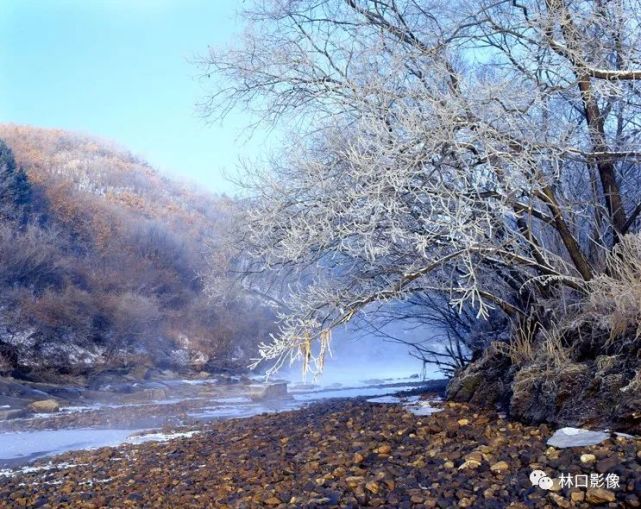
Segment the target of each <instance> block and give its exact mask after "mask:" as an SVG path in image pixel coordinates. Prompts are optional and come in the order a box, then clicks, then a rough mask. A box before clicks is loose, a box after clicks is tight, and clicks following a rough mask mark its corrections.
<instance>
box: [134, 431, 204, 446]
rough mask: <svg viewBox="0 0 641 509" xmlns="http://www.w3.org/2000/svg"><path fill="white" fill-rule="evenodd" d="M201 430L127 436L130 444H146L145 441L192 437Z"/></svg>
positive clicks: (164, 440)
mask: <svg viewBox="0 0 641 509" xmlns="http://www.w3.org/2000/svg"><path fill="white" fill-rule="evenodd" d="M198 433H200V431H185V432H183V433H146V434H144V435H133V436H130V437H129V438H127V440H126V443H128V444H134V445H139V444H144V443H145V442H168V441H169V440H174V439H176V438H191V437H193V436H194V435H196V434H198Z"/></svg>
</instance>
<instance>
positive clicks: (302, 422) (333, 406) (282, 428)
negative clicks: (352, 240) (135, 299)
mask: <svg viewBox="0 0 641 509" xmlns="http://www.w3.org/2000/svg"><path fill="white" fill-rule="evenodd" d="M423 397H426V396H423ZM379 401H383V402H380V403H378V402H377V403H375V402H368V401H366V400H365V399H358V400H342V401H335V400H332V401H327V402H321V403H316V404H313V405H311V406H309V407H308V408H306V409H304V410H296V411H288V412H283V413H278V414H269V415H257V416H254V417H250V418H246V419H230V420H224V421H217V422H212V423H207V424H201V425H198V426H195V427H190V428H189V429H188V430H186V429H178V430H166V431H167V433H168V434H171V433H176V432H177V433H186V432H188V433H187V434H183V435H180V436H179V437H178V438H175V439H173V440H168V441H165V442H147V443H143V444H139V445H134V444H129V445H124V446H121V447H118V448H103V449H99V450H93V451H83V452H77V453H67V454H64V455H61V456H57V457H55V458H53V459H52V460H51V462H50V463H49V462H47V461H40V462H37V463H36V464H35V465H34V466H32V467H31V468H30V469H29V470H28V471H25V472H20V473H15V474H14V475H5V477H4V479H2V480H0V507H3V508H5V507H7V508H9V507H51V508H53V507H56V508H58V507H73V508H98V507H168V508H169V507H172V508H177V507H203V508H205V507H221V508H224V507H248V508H249V507H292V508H293V507H332V506H334V507H336V506H338V507H365V506H371V507H394V508H397V507H407V508H418V507H441V508H452V507H495V508H499V507H512V508H523V507H638V506H639V503H640V502H639V498H638V493H639V492H641V440H638V439H634V438H630V437H624V436H618V437H615V436H613V437H612V438H610V439H608V440H606V441H604V442H603V443H601V444H598V445H594V446H586V447H573V448H569V449H555V448H549V447H548V446H547V444H546V441H547V439H548V438H549V437H550V436H551V435H552V432H553V430H551V429H549V428H548V427H547V426H546V425H540V426H536V427H534V426H525V425H522V424H520V423H517V422H510V421H507V420H505V419H504V418H503V417H502V416H501V415H499V414H497V413H496V412H494V411H491V410H482V409H479V408H476V407H474V406H471V405H467V404H457V403H438V402H435V403H432V405H434V406H439V407H440V408H441V410H440V411H438V412H436V413H433V414H432V415H427V416H426V415H423V416H421V415H414V414H413V413H411V412H409V411H408V410H407V409H406V408H405V407H403V406H402V405H399V404H394V403H393V401H394V400H393V399H389V398H388V399H383V400H379ZM386 401H391V402H392V403H387V402H386ZM533 470H543V471H544V472H546V474H547V475H548V476H550V477H551V478H558V477H559V476H561V475H566V474H567V475H572V476H575V477H576V476H582V475H586V476H587V478H588V479H590V476H591V475H592V474H594V475H601V476H602V477H601V478H599V479H601V480H602V481H603V483H604V484H603V487H597V486H596V485H595V487H592V488H587V489H586V488H576V487H572V488H570V487H567V486H566V487H561V486H559V483H558V479H557V480H556V481H555V485H554V486H553V487H552V490H546V489H543V488H541V487H539V486H533V484H532V482H531V480H530V474H531V472H532V471H533ZM608 474H611V475H615V476H617V479H618V485H619V486H618V487H612V486H610V487H609V489H608V487H607V486H606V485H605V477H606V476H607V475H608ZM577 478H578V477H577ZM594 479H597V478H596V477H595V478H594ZM610 479H612V476H611V477H610ZM588 485H589V484H588Z"/></svg>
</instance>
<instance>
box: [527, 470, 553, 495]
mask: <svg viewBox="0 0 641 509" xmlns="http://www.w3.org/2000/svg"><path fill="white" fill-rule="evenodd" d="M530 482H531V483H532V486H538V487H539V488H541V489H542V490H549V489H552V485H553V484H554V481H552V479H550V478H549V477H548V475H547V474H546V473H545V472H544V471H543V470H534V471H533V472H532V473H531V474H530Z"/></svg>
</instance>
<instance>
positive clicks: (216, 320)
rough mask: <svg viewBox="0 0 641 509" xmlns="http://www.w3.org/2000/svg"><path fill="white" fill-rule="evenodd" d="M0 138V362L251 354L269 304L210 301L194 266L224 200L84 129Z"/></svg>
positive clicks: (122, 361)
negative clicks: (262, 306) (164, 173)
mask: <svg viewBox="0 0 641 509" xmlns="http://www.w3.org/2000/svg"><path fill="white" fill-rule="evenodd" d="M0 140H3V141H4V142H5V143H6V146H4V147H2V146H0V152H2V158H1V160H0V164H1V167H0V174H1V175H2V182H3V185H4V187H5V188H6V189H4V190H3V189H0V202H1V209H0V214H2V216H3V217H2V219H3V221H2V226H0V287H1V293H0V372H5V373H8V372H11V373H14V374H16V373H17V374H23V375H24V374H28V373H32V374H33V373H34V372H41V371H43V370H50V371H51V370H53V371H58V372H60V371H62V372H72V373H75V372H83V371H86V370H88V369H94V368H96V367H117V366H131V365H139V364H143V365H152V364H153V365H156V366H160V367H170V368H172V369H176V368H186V367H192V368H196V369H202V368H204V367H206V368H211V369H216V368H221V367H224V366H227V365H229V362H230V361H232V360H234V361H240V362H239V365H243V361H244V360H246V359H247V358H249V357H250V356H251V355H253V353H254V344H255V341H256V337H257V335H258V334H261V332H264V331H265V330H266V329H268V328H269V327H270V325H271V317H270V315H269V313H267V312H266V311H265V310H261V309H250V310H247V308H246V306H245V305H244V304H245V303H242V302H236V303H231V304H226V305H225V306H224V307H222V306H218V307H214V306H212V305H211V304H210V303H209V302H208V300H207V298H206V296H205V295H204V294H203V288H202V284H201V277H200V276H201V274H202V273H203V272H204V270H205V265H204V252H205V250H206V245H207V244H208V243H209V242H210V241H211V240H212V239H214V240H215V238H216V232H217V231H218V230H219V229H220V228H221V226H222V225H223V224H224V222H225V220H226V217H227V216H228V214H229V211H230V210H231V207H233V202H232V200H230V199H228V198H225V197H223V196H211V195H207V194H203V193H200V192H197V191H195V190H193V189H191V188H189V187H188V186H186V185H181V184H178V183H176V182H173V181H171V180H169V179H167V178H165V177H163V176H161V175H160V174H159V173H158V172H157V171H155V170H154V169H153V168H152V167H150V166H149V165H148V164H147V163H146V162H145V161H143V160H141V159H140V158H138V157H136V156H134V155H132V154H130V153H129V152H127V151H126V150H124V149H122V148H120V147H117V146H115V145H113V144H110V143H108V142H104V141H101V140H98V139H95V138H92V137H88V136H82V135H77V134H71V133H68V132H65V131H61V130H50V129H39V128H34V127H26V126H16V125H1V126H0ZM13 158H15V164H13V163H12V159H13Z"/></svg>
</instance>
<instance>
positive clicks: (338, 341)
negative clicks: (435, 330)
mask: <svg viewBox="0 0 641 509" xmlns="http://www.w3.org/2000/svg"><path fill="white" fill-rule="evenodd" d="M393 332H394V334H393V335H394V336H395V337H401V338H404V339H409V337H429V336H428V335H427V334H429V331H428V330H425V329H423V330H420V329H416V328H412V329H404V328H403V327H401V326H396V327H394V331H393ZM331 351H332V355H331V356H328V358H327V359H326V361H325V366H324V369H323V371H322V373H321V374H319V375H317V376H316V377H314V375H313V374H311V373H308V374H307V376H306V377H304V376H303V369H302V362H300V361H298V362H296V363H294V364H292V365H291V366H289V365H286V366H284V367H283V368H282V369H281V370H280V371H279V372H278V373H277V375H276V377H277V378H284V379H286V380H289V381H290V382H292V383H303V382H306V383H314V384H318V385H321V386H328V385H332V384H341V385H345V386H351V385H362V384H364V383H369V384H371V383H372V382H373V381H375V380H385V381H388V382H389V381H391V380H389V379H397V378H400V379H407V378H409V377H411V376H414V375H417V376H419V377H420V376H421V372H422V369H423V363H422V361H420V360H419V359H417V358H415V357H412V356H411V355H410V349H409V347H408V346H407V345H405V344H402V343H399V342H396V341H392V340H389V339H383V338H381V337H379V336H377V335H374V334H367V333H364V332H362V331H360V332H359V331H356V330H353V329H352V330H350V329H349V328H348V329H341V330H337V331H335V332H334V334H333V337H332V342H331ZM441 376H442V375H441V374H440V373H439V371H438V370H437V369H436V368H434V367H432V366H427V368H426V378H428V379H432V378H439V377H441Z"/></svg>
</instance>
